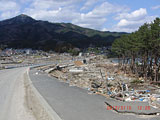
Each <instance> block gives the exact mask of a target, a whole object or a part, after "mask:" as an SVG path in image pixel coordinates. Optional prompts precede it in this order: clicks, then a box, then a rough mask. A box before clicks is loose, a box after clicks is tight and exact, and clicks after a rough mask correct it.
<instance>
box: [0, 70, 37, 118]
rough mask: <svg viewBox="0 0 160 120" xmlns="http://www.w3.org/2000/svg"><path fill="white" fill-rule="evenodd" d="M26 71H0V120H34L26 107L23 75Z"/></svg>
mask: <svg viewBox="0 0 160 120" xmlns="http://www.w3.org/2000/svg"><path fill="white" fill-rule="evenodd" d="M26 70H27V68H14V69H7V70H0V120H34V117H33V116H32V114H31V113H30V112H29V111H28V110H27V108H26V107H25V89H24V83H23V82H24V81H23V73H24V72H25V71H26Z"/></svg>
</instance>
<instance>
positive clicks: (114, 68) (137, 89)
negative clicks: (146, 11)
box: [41, 56, 160, 107]
mask: <svg viewBox="0 0 160 120" xmlns="http://www.w3.org/2000/svg"><path fill="white" fill-rule="evenodd" d="M41 69H42V70H43V71H45V72H47V73H49V74H50V75H51V76H53V77H56V78H58V79H59V80H61V81H63V82H67V83H69V85H70V86H78V87H81V88H84V89H87V90H88V91H90V92H91V93H97V94H103V95H107V96H109V97H111V98H114V99H117V100H120V101H129V102H132V101H140V102H149V103H150V104H151V105H152V106H155V107H160V95H158V94H159V93H160V88H159V87H158V88H156V87H155V86H153V85H152V86H151V85H149V84H148V83H144V80H143V79H141V78H136V77H134V76H132V75H129V74H124V72H122V71H120V70H119V68H118V65H117V64H115V63H112V62H110V61H109V60H108V59H104V58H103V57H102V56H92V57H90V58H86V59H85V60H76V59H74V60H70V62H68V63H65V62H63V63H60V64H57V65H53V66H48V67H44V68H41Z"/></svg>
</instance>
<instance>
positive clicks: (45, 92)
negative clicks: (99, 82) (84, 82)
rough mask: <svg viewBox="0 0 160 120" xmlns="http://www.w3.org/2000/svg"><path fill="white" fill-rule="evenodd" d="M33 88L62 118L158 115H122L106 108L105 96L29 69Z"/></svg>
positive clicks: (122, 119) (115, 119)
mask: <svg viewBox="0 0 160 120" xmlns="http://www.w3.org/2000/svg"><path fill="white" fill-rule="evenodd" d="M30 78H31V80H32V82H33V85H34V86H35V88H36V89H37V90H38V91H39V92H40V94H41V95H42V96H43V97H44V98H45V100H46V101H47V102H48V104H49V105H50V106H51V107H52V109H53V110H54V111H55V112H56V113H57V114H58V115H59V116H60V118H61V119H62V120H159V119H160V117H159V116H156V117H148V116H147V117H142V116H136V115H122V114H118V113H115V112H114V111H112V110H107V109H106V105H105V103H104V102H105V98H104V97H102V96H100V95H89V94H88V93H87V90H83V89H80V88H77V87H69V85H68V84H66V83H63V82H60V81H58V80H57V79H55V78H52V77H49V76H48V75H46V74H44V73H41V72H39V74H37V71H36V70H35V69H33V70H31V71H30Z"/></svg>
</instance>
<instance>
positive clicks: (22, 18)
mask: <svg viewBox="0 0 160 120" xmlns="http://www.w3.org/2000/svg"><path fill="white" fill-rule="evenodd" d="M122 34H125V33H118V32H108V31H107V32H101V31H98V30H93V29H88V28H82V27H79V26H77V25H73V24H71V23H50V22H48V21H41V20H35V19H33V18H31V17H29V16H27V15H24V14H21V15H19V16H16V17H14V18H11V19H7V20H3V21H0V44H1V45H7V46H8V47H13V48H33V49H43V50H51V49H52V50H56V51H58V50H59V49H61V48H64V49H68V48H70V47H71V48H74V47H78V48H86V47H88V46H89V45H91V44H92V45H94V46H110V45H111V44H112V42H113V41H114V40H115V39H116V38H119V37H120V36H121V35H122Z"/></svg>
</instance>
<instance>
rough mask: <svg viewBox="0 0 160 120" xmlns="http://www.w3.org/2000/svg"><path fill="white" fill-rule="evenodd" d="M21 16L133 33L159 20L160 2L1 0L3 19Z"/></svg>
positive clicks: (128, 0) (151, 0)
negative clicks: (156, 19) (144, 25)
mask: <svg viewBox="0 0 160 120" xmlns="http://www.w3.org/2000/svg"><path fill="white" fill-rule="evenodd" d="M20 14H26V15H28V16H31V17H33V18H34V19H36V20H45V21H49V22H54V23H55V22H64V23H72V24H76V25H79V26H81V27H85V28H92V29H96V30H101V31H112V32H113V31H115V32H134V31H136V30H138V28H139V27H140V26H141V25H143V24H144V23H150V22H152V21H153V20H154V19H155V18H156V17H160V0H0V20H5V19H8V18H12V17H15V16H17V15H20Z"/></svg>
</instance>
